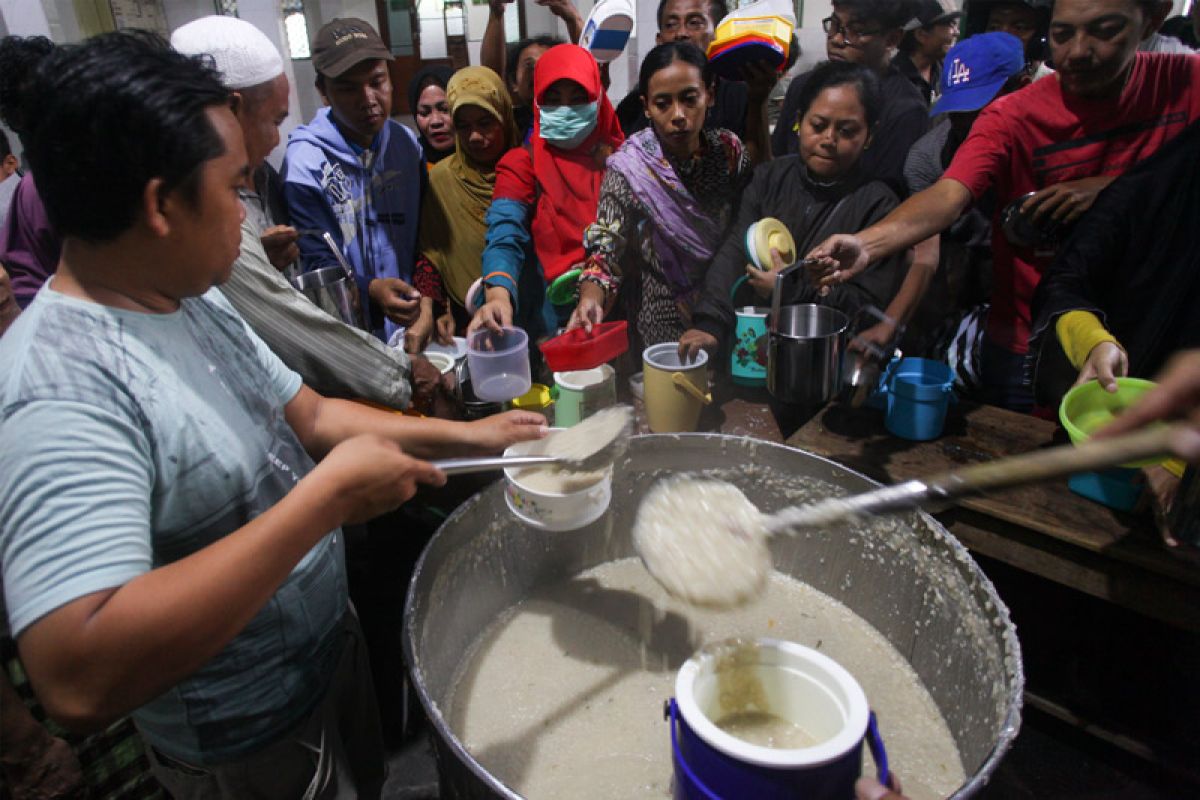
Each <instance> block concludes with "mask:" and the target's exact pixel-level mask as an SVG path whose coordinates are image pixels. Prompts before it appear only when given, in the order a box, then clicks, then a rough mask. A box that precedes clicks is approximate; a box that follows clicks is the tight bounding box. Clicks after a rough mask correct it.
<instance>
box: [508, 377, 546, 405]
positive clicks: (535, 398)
mask: <svg viewBox="0 0 1200 800" xmlns="http://www.w3.org/2000/svg"><path fill="white" fill-rule="evenodd" d="M550 403H551V400H550V387H549V386H546V385H545V384H542V383H535V384H533V385H532V386H530V387H529V391H528V392H526V393H525V394H523V395H521V396H520V397H518V398H516V399H514V400H513V401H512V407H513V408H519V409H522V410H523V411H537V410H538V409H542V408H545V407H546V406H548V405H550Z"/></svg>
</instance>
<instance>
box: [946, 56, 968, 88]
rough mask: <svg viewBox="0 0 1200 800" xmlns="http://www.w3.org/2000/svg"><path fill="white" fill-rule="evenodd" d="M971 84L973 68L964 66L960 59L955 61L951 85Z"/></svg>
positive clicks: (951, 73)
mask: <svg viewBox="0 0 1200 800" xmlns="http://www.w3.org/2000/svg"><path fill="white" fill-rule="evenodd" d="M970 82H971V68H970V67H968V66H967V65H966V64H964V63H963V62H962V61H961V60H959V59H957V58H956V59H954V66H953V68H952V69H951V70H950V83H952V84H954V85H956V86H957V85H958V84H960V83H970Z"/></svg>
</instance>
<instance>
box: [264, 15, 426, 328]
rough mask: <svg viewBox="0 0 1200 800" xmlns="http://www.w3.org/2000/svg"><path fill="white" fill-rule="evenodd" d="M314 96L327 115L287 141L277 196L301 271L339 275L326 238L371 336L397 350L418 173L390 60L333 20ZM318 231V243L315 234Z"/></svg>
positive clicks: (321, 34) (368, 33) (409, 312)
mask: <svg viewBox="0 0 1200 800" xmlns="http://www.w3.org/2000/svg"><path fill="white" fill-rule="evenodd" d="M312 54H313V58H312V61H313V67H314V68H315V69H316V71H317V91H319V92H320V93H321V97H322V98H323V99H324V100H325V104H326V108H322V109H321V110H320V111H318V112H317V115H316V117H314V118H313V121H312V122H310V123H308V124H307V125H301V126H300V127H299V128H297V129H296V130H295V131H293V132H292V135H291V136H290V137H289V139H288V146H287V160H286V162H285V163H284V167H283V174H284V196H285V197H286V199H287V203H288V211H289V213H290V215H291V220H292V224H293V225H294V226H295V227H296V228H297V229H299V230H301V231H304V232H305V235H303V236H301V237H300V240H299V245H300V258H301V260H302V262H303V264H304V268H305V269H307V270H313V269H318V268H320V267H328V266H334V265H336V264H337V263H338V262H337V258H336V256H335V255H334V254H333V253H332V252H331V251H330V249H329V246H328V245H327V243H326V242H325V241H324V240H323V239H322V237H321V234H320V232H323V231H328V232H329V233H330V234H332V236H333V240H334V242H336V243H337V245H338V247H339V249H340V250H341V251H342V253H343V254H344V255H345V256H346V259H347V260H348V261H349V262H350V264H351V266H352V267H353V268H354V273H355V278H356V279H357V282H358V288H359V293H360V296H364V297H368V298H369V299H370V303H369V307H370V312H369V317H370V319H369V322H368V324H369V327H370V329H371V331H372V333H374V334H375V335H376V336H379V337H380V338H382V339H384V340H385V341H389V342H391V341H396V342H402V341H403V330H404V328H405V327H406V326H408V325H410V324H411V323H412V322H414V321H415V320H416V318H417V316H418V314H419V312H420V295H419V294H418V293H417V291H416V290H415V289H413V288H412V286H411V285H410V281H411V278H412V268H413V262H414V260H415V257H416V243H417V221H418V214H419V211H420V208H421V191H422V186H423V184H424V181H425V176H426V172H425V163H424V157H423V156H422V155H421V146H420V145H419V144H418V143H417V137H416V136H415V135H414V134H413V133H412V132H411V131H409V130H408V128H405V127H404V126H403V125H401V124H399V123H398V122H394V121H393V120H392V119H391V112H392V83H391V80H390V79H389V77H388V67H387V62H388V61H391V60H392V55H391V53H390V52H388V49H387V47H386V46H385V45H384V43H383V40H381V39H380V38H379V34H378V33H376V32H375V29H374V28H372V27H371V26H370V25H369V24H368V23H366V22H364V21H363V20H361V19H353V18H348V19H335V20H332V21H331V22H329V23H328V24H326V25H325V26H324V27H322V28H321V30H320V31H318V32H317V37H316V40H315V41H314V42H313V48H312ZM314 231H316V233H314Z"/></svg>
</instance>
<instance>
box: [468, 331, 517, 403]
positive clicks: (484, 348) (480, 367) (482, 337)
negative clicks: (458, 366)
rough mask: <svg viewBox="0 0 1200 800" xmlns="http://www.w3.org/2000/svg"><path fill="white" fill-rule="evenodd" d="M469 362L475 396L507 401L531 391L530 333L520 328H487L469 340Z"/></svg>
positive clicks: (498, 401) (489, 399)
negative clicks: (495, 329)
mask: <svg viewBox="0 0 1200 800" xmlns="http://www.w3.org/2000/svg"><path fill="white" fill-rule="evenodd" d="M467 365H468V366H469V367H470V369H471V385H472V387H473V388H474V390H475V396H476V397H478V398H479V399H480V400H488V401H491V402H493V403H506V402H508V401H509V400H512V399H513V398H514V397H520V396H521V395H523V394H525V393H526V392H528V391H529V387H530V386H531V385H532V381H531V380H530V378H529V335H528V334H527V333H525V331H523V330H521V329H520V328H504V329H503V330H501V331H500V332H499V333H497V332H495V331H491V330H488V329H486V328H484V329H481V330H477V331H475V333H473V334H471V337H470V338H469V339H468V340H467Z"/></svg>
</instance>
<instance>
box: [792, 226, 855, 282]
mask: <svg viewBox="0 0 1200 800" xmlns="http://www.w3.org/2000/svg"><path fill="white" fill-rule="evenodd" d="M805 262H806V264H805V268H806V269H807V270H808V274H809V277H810V278H812V280H813V283H814V284H816V286H817V287H818V288H819V289H831V288H833V287H834V286H837V285H838V284H840V283H845V282H846V281H848V280H850V279H851V278H853V277H854V276H856V275H858V274H859V273H861V272H862V271H863V270H865V269H866V268H867V267H868V266H869V265H870V263H871V258H870V255H869V254H868V253H867V249H866V247H864V246H863V243H862V240H861V239H859V238H858V237H857V236H855V235H853V234H849V233H838V234H834V235H833V236H830V237H829V238H828V239H826V240H825V241H823V242H821V243H820V244H819V245H817V246H816V247H814V248H813V249H812V250H811V251H809V253H808V255H807V256H805Z"/></svg>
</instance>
